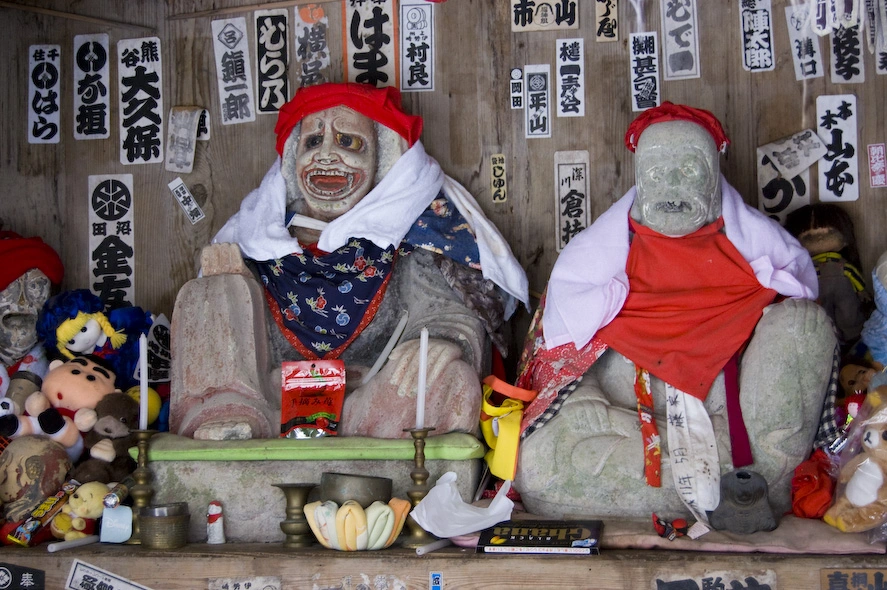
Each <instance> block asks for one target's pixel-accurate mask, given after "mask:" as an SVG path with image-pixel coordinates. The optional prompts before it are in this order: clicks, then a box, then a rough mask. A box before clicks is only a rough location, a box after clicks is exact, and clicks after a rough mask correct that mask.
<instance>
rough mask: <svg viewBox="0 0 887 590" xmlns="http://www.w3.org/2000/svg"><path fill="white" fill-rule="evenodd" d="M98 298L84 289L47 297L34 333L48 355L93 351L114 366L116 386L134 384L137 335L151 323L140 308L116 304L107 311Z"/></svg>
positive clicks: (146, 330)
mask: <svg viewBox="0 0 887 590" xmlns="http://www.w3.org/2000/svg"><path fill="white" fill-rule="evenodd" d="M104 308H105V306H104V304H103V303H102V300H101V299H99V297H98V296H97V295H95V294H93V293H92V292H91V291H89V290H88V289H77V290H74V291H65V292H63V293H60V294H59V295H56V296H55V297H52V298H50V299H49V300H48V301H47V302H46V304H45V305H44V306H43V309H42V310H41V312H40V316H39V317H38V319H37V334H38V335H39V337H40V339H41V340H43V345H44V346H45V347H46V349H47V350H48V351H49V352H50V353H51V354H52V353H55V354H57V355H61V357H62V358H65V359H72V358H74V356H75V355H78V354H94V355H96V356H99V357H101V358H104V359H106V361H107V362H108V363H110V364H111V366H112V368H113V369H114V373H115V374H116V376H117V379H118V384H117V385H118V387H119V388H120V389H126V388H128V387H130V386H131V385H134V384H135V378H134V373H135V369H136V365H137V364H138V360H139V342H138V340H139V339H138V337H139V335H140V334H143V333H145V334H147V332H148V328H149V327H150V326H151V317H150V314H148V313H145V312H144V311H143V310H142V308H140V307H133V306H128V307H120V308H117V309H113V310H111V311H109V312H108V313H105V311H104Z"/></svg>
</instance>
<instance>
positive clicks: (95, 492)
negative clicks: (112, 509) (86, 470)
mask: <svg viewBox="0 0 887 590" xmlns="http://www.w3.org/2000/svg"><path fill="white" fill-rule="evenodd" d="M109 490H110V488H109V487H108V485H107V484H105V483H102V482H99V481H91V482H89V483H85V484H82V485H81V486H80V487H78V488H77V490H76V491H75V492H74V493H73V494H71V496H70V497H69V498H68V501H67V502H66V503H65V505H64V506H62V509H61V511H60V512H59V513H58V514H56V515H55V517H54V518H53V519H52V522H50V529H51V530H52V534H53V536H54V537H55V538H56V539H64V540H65V541H73V540H74V539H80V538H82V537H86V536H88V535H94V534H96V530H97V529H96V521H97V520H98V519H99V517H100V516H101V515H102V512H103V511H104V508H105V505H104V504H103V502H102V500H104V499H105V495H106V494H107V493H108V491H109Z"/></svg>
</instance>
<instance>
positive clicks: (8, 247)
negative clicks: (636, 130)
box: [0, 231, 64, 413]
mask: <svg viewBox="0 0 887 590" xmlns="http://www.w3.org/2000/svg"><path fill="white" fill-rule="evenodd" d="M63 277H64V267H63V266H62V261H61V259H60V258H59V256H58V254H56V252H55V250H53V249H52V248H51V247H50V246H49V245H47V244H46V243H44V242H43V240H41V239H40V238H36V237H33V238H23V237H21V236H20V235H18V234H16V233H14V232H9V231H4V232H0V397H4V396H6V397H8V398H9V401H10V402H12V403H13V404H14V405H15V407H14V408H13V407H10V408H9V409H8V411H10V412H14V413H20V412H23V411H24V400H25V399H26V398H27V396H28V395H30V394H31V393H33V392H34V391H36V390H37V389H39V387H40V380H41V379H42V377H43V376H44V375H45V374H46V372H47V370H48V362H47V359H46V354H45V352H44V350H43V344H42V343H41V342H39V338H38V335H37V316H38V315H39V313H40V310H41V309H42V308H43V304H44V303H46V301H47V300H48V299H49V297H50V295H51V294H52V288H53V286H58V285H59V284H60V283H61V282H62V278H63ZM4 411H6V410H4Z"/></svg>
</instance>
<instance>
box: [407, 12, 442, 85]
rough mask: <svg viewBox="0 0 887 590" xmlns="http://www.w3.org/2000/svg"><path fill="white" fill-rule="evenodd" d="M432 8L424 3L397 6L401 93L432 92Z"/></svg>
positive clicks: (433, 44) (433, 43)
mask: <svg viewBox="0 0 887 590" xmlns="http://www.w3.org/2000/svg"><path fill="white" fill-rule="evenodd" d="M434 46H435V42H434V4H429V3H428V2H426V1H425V0H401V3H400V89H401V90H402V91H403V92H419V91H429V92H430V91H432V90H434Z"/></svg>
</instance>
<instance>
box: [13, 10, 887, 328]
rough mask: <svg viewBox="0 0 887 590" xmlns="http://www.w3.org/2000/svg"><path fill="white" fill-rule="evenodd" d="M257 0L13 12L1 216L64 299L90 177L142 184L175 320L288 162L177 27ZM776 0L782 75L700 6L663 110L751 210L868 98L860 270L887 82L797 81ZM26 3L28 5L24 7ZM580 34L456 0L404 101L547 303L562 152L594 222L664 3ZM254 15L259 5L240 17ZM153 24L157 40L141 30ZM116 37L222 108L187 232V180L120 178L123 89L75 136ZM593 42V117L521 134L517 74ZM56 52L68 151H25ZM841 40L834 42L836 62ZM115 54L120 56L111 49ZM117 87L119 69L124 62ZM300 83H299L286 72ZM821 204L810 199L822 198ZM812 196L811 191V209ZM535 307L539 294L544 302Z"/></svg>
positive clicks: (204, 22) (148, 262)
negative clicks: (822, 114) (236, 216)
mask: <svg viewBox="0 0 887 590" xmlns="http://www.w3.org/2000/svg"><path fill="white" fill-rule="evenodd" d="M247 2H248V0H224V1H223V2H218V1H212V0H169V1H168V2H166V3H164V2H160V1H145V2H114V1H112V0H80V1H77V2H74V1H70V0H27V4H28V5H30V6H38V7H41V8H48V9H53V10H58V11H67V12H76V13H77V14H80V15H88V16H95V17H101V18H106V19H111V20H114V21H119V22H122V23H129V24H130V25H135V26H124V25H114V26H100V25H94V24H89V23H84V22H79V21H75V20H70V19H66V18H61V17H58V16H49V15H46V14H34V13H32V12H28V11H25V10H21V9H17V8H11V7H9V5H10V3H8V2H4V3H0V20H2V23H3V30H4V34H3V35H2V36H0V55H3V56H4V57H5V59H4V60H3V62H2V64H0V72H2V74H3V77H4V79H5V80H6V83H5V84H3V85H2V89H0V93H2V94H0V96H2V101H0V141H2V144H0V145H2V161H3V165H2V169H0V195H2V197H0V219H2V225H3V227H4V228H5V229H13V230H15V231H18V232H19V233H22V234H25V235H39V236H42V237H43V238H44V239H45V240H46V241H47V242H49V243H50V244H51V245H52V246H54V247H55V248H56V249H57V250H58V251H59V253H60V254H61V256H62V259H63V260H64V263H65V266H66V269H67V278H66V281H65V285H64V287H65V288H82V287H85V286H86V285H87V284H88V282H87V278H88V277H87V249H88V231H87V211H86V203H87V200H86V199H87V177H88V176H89V175H91V174H113V173H131V174H133V175H134V182H135V200H136V203H135V219H136V225H135V240H136V273H137V278H136V285H137V292H136V303H137V304H138V305H141V306H143V307H145V308H147V309H150V310H152V311H155V312H162V313H166V314H167V315H168V316H169V315H170V314H171V312H172V306H173V302H174V298H175V295H176V292H177V290H178V289H179V287H180V286H181V285H182V284H183V283H184V282H185V281H187V280H188V279H190V278H192V277H194V276H195V275H196V272H197V260H198V256H199V252H200V249H201V247H202V246H203V245H205V244H206V243H208V242H209V240H210V239H211V237H212V235H213V234H214V233H215V232H216V231H217V230H218V229H219V228H220V227H221V225H222V224H223V223H224V222H225V220H226V219H227V218H228V217H229V216H230V215H231V214H232V213H233V212H234V211H236V209H237V207H238V204H239V202H240V200H241V199H242V197H243V196H244V195H245V194H246V193H247V192H248V191H249V190H250V189H252V188H253V187H255V186H256V185H257V184H258V182H259V181H260V179H261V178H262V176H263V174H264V173H265V171H266V170H267V168H268V167H269V166H270V164H271V162H272V161H273V159H274V157H275V152H274V135H273V127H274V122H275V117H273V116H261V115H260V116H259V117H258V120H257V121H256V122H255V123H249V124H242V125H230V126H223V125H221V122H220V116H219V104H218V94H217V90H216V82H215V65H214V58H213V48H212V44H211V29H210V22H211V18H212V17H207V16H204V17H198V18H188V19H182V20H171V19H170V17H171V16H175V15H180V14H183V13H189V14H190V13H193V12H196V11H204V10H209V9H213V8H219V7H226V8H228V7H237V6H244V5H245V4H247ZM788 2H789V0H773V16H774V26H773V29H774V32H775V47H776V51H777V67H776V69H775V71H772V72H766V73H755V74H750V73H748V72H746V71H745V70H744V69H743V68H742V65H741V56H740V36H739V33H740V29H739V22H738V21H739V16H738V13H739V9H738V0H721V1H719V2H702V1H699V2H698V7H699V34H700V44H701V47H700V49H701V51H700V54H701V57H702V60H701V61H702V77H701V78H700V79H697V80H688V81H676V82H665V81H663V83H662V98H663V99H664V100H670V101H672V102H676V103H687V104H691V105H693V106H697V107H702V108H706V109H709V110H711V111H713V112H714V113H715V114H716V115H717V116H718V117H719V118H720V119H721V121H722V122H723V124H724V126H725V127H726V129H727V131H728V133H729V135H730V136H731V139H732V142H733V145H732V147H731V149H730V152H729V154H728V155H727V156H726V157H725V158H723V159H722V169H723V171H724V173H725V175H726V176H727V178H728V180H730V182H731V183H732V184H734V186H736V187H737V188H738V189H739V191H740V192H741V193H742V194H743V195H744V196H745V198H746V200H747V201H748V202H749V203H752V204H756V200H757V197H756V194H757V187H756V169H755V148H756V146H758V145H761V144H764V143H767V142H769V141H772V140H775V139H778V138H781V137H784V136H786V135H789V134H791V133H794V132H796V131H799V130H802V129H805V128H809V127H813V126H814V125H815V117H816V111H815V100H816V97H817V96H818V95H821V94H839V93H854V94H856V96H857V98H858V104H859V144H858V148H859V152H860V199H859V200H858V201H857V202H854V203H848V204H847V205H846V209H847V211H848V212H849V213H850V215H851V217H852V219H853V220H854V223H855V225H856V232H857V241H858V246H859V248H860V251H861V254H862V261H863V267H864V268H863V272H864V273H866V274H868V273H869V272H870V271H871V268H872V266H873V264H874V262H875V261H876V260H877V258H878V256H879V255H880V254H881V253H882V252H883V251H884V250H885V249H887V240H885V239H884V237H883V232H882V228H883V227H884V226H885V221H887V220H885V217H887V208H885V207H884V204H883V199H884V198H885V197H887V189H877V190H873V189H870V188H869V186H868V179H867V174H868V170H867V166H866V159H865V157H864V154H865V146H866V145H867V144H869V143H880V142H884V141H887V137H885V136H887V133H885V124H884V118H885V116H887V76H879V75H876V73H875V63H874V59H873V56H871V55H870V54H866V55H865V67H866V80H867V81H866V82H865V83H864V84H852V85H851V84H844V85H835V84H832V83H831V82H830V80H829V78H828V75H826V76H825V77H823V78H819V79H817V80H815V81H812V82H804V83H801V82H796V81H795V78H794V70H793V66H792V59H791V47H790V45H789V40H788V36H787V31H786V26H785V19H784V17H783V7H784V6H785V5H787V4H788ZM21 3H22V4H24V3H25V0H22V2H21ZM579 4H580V23H581V24H582V27H581V29H580V30H578V31H575V30H573V31H564V32H561V33H556V32H531V33H512V32H511V30H510V16H511V15H510V9H509V5H510V3H509V2H507V1H506V0H495V1H494V0H449V1H448V2H446V3H444V4H439V5H436V8H435V10H436V19H437V25H436V32H437V48H436V50H437V52H436V56H437V64H436V65H437V80H436V86H437V90H436V91H435V92H433V93H415V94H407V95H405V106H406V108H407V109H408V110H409V111H411V112H413V113H417V114H421V115H423V116H424V118H425V132H424V135H423V143H424V144H425V146H426V149H427V150H428V151H429V152H430V153H431V154H432V155H433V156H434V157H435V158H437V159H438V160H439V161H440V162H441V164H442V165H443V167H444V169H445V170H446V171H447V172H448V173H449V174H450V175H451V176H453V177H454V178H456V179H457V180H459V181H460V182H462V183H463V184H464V185H466V187H468V189H469V190H470V191H471V192H472V193H473V194H474V195H476V197H477V198H478V200H479V201H480V203H481V205H482V206H483V208H484V210H485V211H486V213H487V214H488V216H489V217H490V218H492V219H493V221H494V222H495V223H496V224H497V225H498V226H499V228H500V229H501V230H502V232H503V233H504V235H505V236H506V238H507V239H508V240H509V241H510V243H511V245H512V248H513V249H514V251H515V253H516V255H517V256H518V258H519V259H520V261H521V263H522V264H523V265H524V267H525V268H526V269H527V272H528V275H529V277H530V288H531V290H532V291H533V292H536V293H538V292H541V291H542V290H543V289H544V286H545V281H546V279H547V277H548V274H549V272H550V270H551V266H552V264H553V263H554V260H555V259H556V256H557V253H556V251H555V241H554V235H555V234H554V213H555V211H554V207H553V202H554V198H553V193H554V187H553V158H554V153H555V152H556V151H562V150H588V151H589V152H590V157H591V163H592V199H593V215H594V216H597V215H600V213H601V212H603V211H604V210H605V209H606V207H608V206H609V205H610V204H611V203H612V202H613V201H615V200H616V199H617V198H618V197H620V196H621V195H622V194H623V193H624V192H625V191H626V190H627V189H628V188H629V187H630V186H631V185H632V184H633V176H634V171H633V165H632V159H631V154H630V153H629V152H628V151H627V150H626V149H625V148H624V147H623V143H622V139H623V135H624V133H625V129H626V127H627V125H628V123H629V122H630V121H631V120H632V119H633V113H632V112H631V109H630V93H629V78H628V71H629V63H628V44H627V39H628V34H629V33H630V32H635V31H643V30H657V31H658V30H659V3H658V2H656V1H655V0H650V1H645V0H634V1H629V0H620V2H619V17H620V21H621V25H620V40H619V42H617V43H595V42H594V36H593V34H594V31H593V24H592V23H593V20H594V2H592V1H591V0H580V2H579ZM323 5H324V8H325V10H326V12H327V14H328V16H329V22H330V47H331V48H332V49H333V50H334V53H333V55H332V68H331V69H332V71H333V77H334V79H335V80H339V79H341V71H342V61H341V54H340V53H339V52H337V50H336V48H338V47H340V46H341V45H340V42H341V20H342V19H341V15H340V12H341V5H342V0H330V1H327V2H324V3H323ZM241 15H243V16H249V15H250V13H249V12H248V11H246V12H241V13H237V14H234V15H229V16H241ZM140 27H146V28H140ZM97 32H106V33H108V34H109V35H110V38H111V44H112V47H113V46H114V45H115V44H116V42H117V41H118V40H120V39H125V38H134V37H142V36H149V35H157V36H159V37H160V39H161V41H162V44H163V64H164V92H165V98H164V101H165V105H166V107H167V108H169V107H171V106H176V105H202V106H206V107H208V108H209V109H210V110H211V112H212V119H211V122H212V127H213V128H212V139H211V140H210V141H209V142H207V143H201V145H200V146H199V148H198V152H197V163H196V166H195V170H194V172H193V173H192V174H189V175H184V176H183V178H184V180H185V182H186V183H187V184H188V186H189V187H190V189H191V191H192V192H193V193H194V195H195V196H196V197H197V199H198V202H199V203H200V205H201V207H202V208H203V210H204V211H205V213H206V219H204V220H203V221H201V222H200V223H198V224H196V225H193V226H192V225H191V224H190V222H188V221H187V220H186V219H185V218H184V216H183V214H182V212H181V210H180V209H179V206H178V205H177V203H176V202H175V201H174V199H173V198H172V196H171V194H170V192H169V190H168V189H167V183H168V182H169V181H171V180H173V179H174V178H175V176H176V175H175V174H173V173H170V172H167V171H166V170H165V169H164V168H163V165H162V164H153V165H141V166H122V165H121V164H120V163H119V155H118V147H117V146H118V141H119V140H118V137H117V135H118V132H117V125H118V113H117V104H118V97H117V90H116V88H112V97H111V105H112V126H111V129H112V131H111V137H110V138H109V139H107V140H101V141H79V142H75V141H74V140H73V136H72V131H71V129H72V112H71V111H72V106H71V103H72V90H71V81H70V80H71V75H72V74H71V49H70V48H71V46H72V40H73V37H74V35H77V34H85V33H97ZM576 36H582V37H584V38H585V40H586V43H585V64H586V84H587V93H586V100H587V104H586V116H585V117H584V118H582V119H572V118H571V119H557V118H555V119H554V120H553V126H552V137H551V138H550V139H533V140H526V139H525V138H524V129H523V120H522V112H521V111H519V110H511V109H510V108H509V98H508V79H509V71H510V70H511V68H513V67H516V66H517V67H521V66H524V65H526V64H553V62H554V60H555V55H554V53H555V40H556V39H557V38H559V37H576ZM37 43H58V44H60V45H61V46H62V49H63V52H64V53H63V55H64V60H65V61H64V64H65V67H64V69H63V77H62V90H63V100H62V114H61V122H62V129H63V130H64V136H63V140H62V142H61V143H60V144H57V145H29V144H28V143H27V139H26V122H27V102H26V97H27V67H28V55H27V51H28V46H29V45H31V44H37ZM829 47H830V46H829V43H828V40H827V39H825V40H823V41H822V42H821V49H822V51H823V52H824V53H825V54H826V55H827V54H828V51H829ZM112 51H113V48H112ZM111 77H112V80H116V68H115V67H114V66H112V70H111ZM290 79H291V83H293V82H294V80H295V76H294V75H292V74H291V76H290ZM493 153H503V154H505V155H506V158H507V174H508V189H509V198H508V201H507V202H506V203H504V204H495V205H494V204H492V203H491V194H490V189H489V185H490V180H489V178H490V167H489V156H490V155H491V154H493ZM814 194H815V193H814ZM814 198H815V197H814ZM533 303H534V304H535V300H534V301H533ZM528 317H529V314H527V313H526V312H522V313H521V314H519V315H518V316H517V317H516V323H515V328H514V337H513V340H514V342H515V345H517V343H519V342H520V340H521V339H522V337H523V333H524V330H525V326H526V323H527V321H528Z"/></svg>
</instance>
